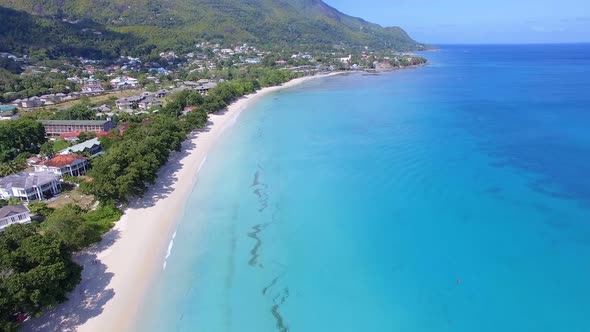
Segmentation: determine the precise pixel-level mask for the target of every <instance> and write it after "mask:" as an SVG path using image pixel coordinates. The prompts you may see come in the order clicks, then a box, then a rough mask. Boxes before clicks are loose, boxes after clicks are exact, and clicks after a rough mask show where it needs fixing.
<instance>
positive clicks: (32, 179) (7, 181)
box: [0, 172, 59, 189]
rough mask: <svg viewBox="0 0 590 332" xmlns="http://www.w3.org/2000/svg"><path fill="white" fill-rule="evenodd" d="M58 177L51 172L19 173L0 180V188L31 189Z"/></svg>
mask: <svg viewBox="0 0 590 332" xmlns="http://www.w3.org/2000/svg"><path fill="white" fill-rule="evenodd" d="M58 179H59V177H58V176H57V175H55V174H53V173H51V172H38V173H28V172H25V173H19V174H12V175H9V176H6V177H3V178H0V188H6V189H10V188H13V187H14V188H32V187H36V186H42V185H44V184H46V183H49V182H52V181H57V180H58Z"/></svg>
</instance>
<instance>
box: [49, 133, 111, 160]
mask: <svg viewBox="0 0 590 332" xmlns="http://www.w3.org/2000/svg"><path fill="white" fill-rule="evenodd" d="M58 153H59V154H61V155H68V154H81V153H88V154H89V155H90V158H94V157H96V156H98V155H100V154H101V153H102V146H101V145H100V141H99V140H98V137H95V138H93V139H90V140H87V141H85V142H82V143H80V144H76V145H74V146H70V147H68V148H65V149H63V150H61V151H59V152H58Z"/></svg>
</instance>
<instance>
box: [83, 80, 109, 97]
mask: <svg viewBox="0 0 590 332" xmlns="http://www.w3.org/2000/svg"><path fill="white" fill-rule="evenodd" d="M103 92H104V88H103V87H102V85H100V84H99V83H92V84H84V85H82V93H84V94H87V95H88V94H101V93H103Z"/></svg>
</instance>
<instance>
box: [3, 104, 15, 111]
mask: <svg viewBox="0 0 590 332" xmlns="http://www.w3.org/2000/svg"><path fill="white" fill-rule="evenodd" d="M14 111H16V106H14V105H0V112H14Z"/></svg>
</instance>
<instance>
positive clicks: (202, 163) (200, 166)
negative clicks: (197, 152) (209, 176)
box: [197, 155, 207, 173]
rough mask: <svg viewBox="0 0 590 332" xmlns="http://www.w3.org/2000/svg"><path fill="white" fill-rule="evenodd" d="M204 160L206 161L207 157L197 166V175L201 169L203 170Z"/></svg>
mask: <svg viewBox="0 0 590 332" xmlns="http://www.w3.org/2000/svg"><path fill="white" fill-rule="evenodd" d="M206 160H207V155H205V156H204V157H203V160H201V164H200V165H199V169H197V173H199V172H201V168H203V165H205V161H206Z"/></svg>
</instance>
